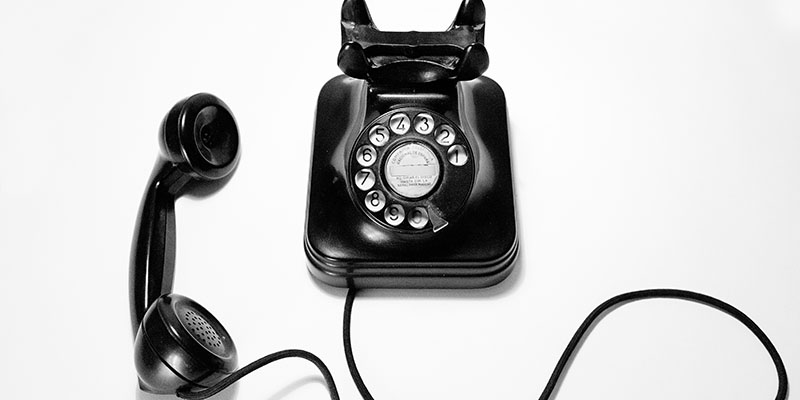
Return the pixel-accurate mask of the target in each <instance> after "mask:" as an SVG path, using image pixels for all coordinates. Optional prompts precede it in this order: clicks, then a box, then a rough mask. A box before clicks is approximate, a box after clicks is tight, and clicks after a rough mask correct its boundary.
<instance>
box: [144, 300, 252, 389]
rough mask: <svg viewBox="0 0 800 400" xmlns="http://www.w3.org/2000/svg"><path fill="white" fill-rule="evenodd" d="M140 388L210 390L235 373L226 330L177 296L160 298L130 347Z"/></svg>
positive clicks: (211, 316)
mask: <svg viewBox="0 0 800 400" xmlns="http://www.w3.org/2000/svg"><path fill="white" fill-rule="evenodd" d="M134 363H135V365H136V371H137V373H138V374H139V382H140V386H141V387H142V389H144V390H146V391H148V392H152V393H163V394H166V393H175V392H176V391H177V390H178V389H182V388H198V387H199V388H204V387H208V386H211V385H213V384H214V383H216V382H218V381H219V380H220V379H222V378H224V377H225V376H227V375H229V374H230V373H232V372H233V371H234V370H235V369H236V363H237V356H236V347H235V346H234V344H233V340H231V337H230V335H229V334H228V331H227V330H225V328H224V327H223V326H222V324H221V323H220V322H219V321H218V320H217V319H216V318H214V316H213V315H212V314H211V313H210V312H208V310H206V309H205V308H203V307H202V306H201V305H199V304H197V303H196V302H195V301H193V300H191V299H189V298H187V297H183V296H180V295H177V294H167V295H164V296H161V297H159V298H158V299H157V300H156V301H155V303H153V305H152V306H151V307H150V308H149V310H148V311H147V313H146V314H145V316H144V320H143V321H142V324H141V326H140V327H139V331H138V333H137V335H136V341H135V344H134Z"/></svg>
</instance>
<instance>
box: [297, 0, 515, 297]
mask: <svg viewBox="0 0 800 400" xmlns="http://www.w3.org/2000/svg"><path fill="white" fill-rule="evenodd" d="M484 22H485V8H484V6H483V3H482V2H481V1H472V0H464V1H463V2H462V3H461V6H460V8H459V10H458V13H457V15H456V18H455V20H454V21H453V24H452V25H451V26H450V27H449V28H448V30H446V31H444V32H383V31H379V30H378V29H377V28H376V27H375V24H374V23H373V22H372V18H371V16H370V14H369V10H368V9H367V5H366V3H365V2H364V0H348V1H345V2H344V4H343V6H342V22H341V23H342V47H341V50H340V52H339V62H338V64H339V67H340V69H341V70H342V71H343V72H344V73H345V74H344V75H340V76H337V77H335V78H333V79H331V80H330V81H328V82H327V83H326V84H325V85H324V86H323V88H322V90H321V92H320V95H319V100H318V103H317V111H316V120H315V127H314V138H313V144H312V156H311V173H310V179H309V188H308V203H307V214H306V224H305V238H304V239H305V240H304V242H305V243H304V244H305V252H306V256H307V258H308V262H309V263H308V267H309V270H310V272H311V274H312V275H313V276H314V277H315V278H317V279H318V280H320V281H322V282H324V283H326V284H329V285H333V286H339V287H355V288H378V287H380V288H479V287H486V286H491V285H494V284H496V283H498V282H500V281H502V280H503V279H505V278H506V277H507V276H508V275H509V274H510V273H511V271H512V268H513V266H514V262H515V260H516V258H517V254H518V239H517V227H516V216H515V209H514V193H513V184H512V176H511V159H510V154H509V141H508V124H507V113H506V102H505V96H504V94H503V90H502V89H501V88H500V86H499V85H498V84H497V83H496V82H494V81H493V80H491V79H489V78H487V77H485V76H482V74H483V72H484V71H485V70H486V69H487V68H488V64H489V58H488V53H487V52H486V48H485V47H484V45H483V36H484V26H485V23H484Z"/></svg>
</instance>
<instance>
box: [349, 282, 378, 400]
mask: <svg viewBox="0 0 800 400" xmlns="http://www.w3.org/2000/svg"><path fill="white" fill-rule="evenodd" d="M356 292H358V289H350V290H348V291H347V298H346V299H345V301H344V326H343V327H342V337H343V338H344V357H345V358H346V359H347V369H349V370H350V376H352V377H353V383H355V384H356V387H357V388H358V392H359V393H361V397H362V398H363V399H364V400H375V399H373V398H372V394H370V393H369V389H367V385H365V384H364V380H362V379H361V374H360V373H358V367H356V359H355V358H354V357H353V346H352V343H351V342H350V316H351V315H352V314H353V300H355V298H356Z"/></svg>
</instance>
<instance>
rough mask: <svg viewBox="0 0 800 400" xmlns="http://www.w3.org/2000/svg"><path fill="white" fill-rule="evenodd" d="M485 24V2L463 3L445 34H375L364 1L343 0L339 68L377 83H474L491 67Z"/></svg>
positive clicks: (472, 0) (376, 31)
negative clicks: (470, 81) (473, 80)
mask: <svg viewBox="0 0 800 400" xmlns="http://www.w3.org/2000/svg"><path fill="white" fill-rule="evenodd" d="M485 20H486V8H485V7H484V5H483V1H482V0H462V2H461V6H460V7H459V9H458V13H457V14H456V17H455V19H454V20H453V23H452V24H451V25H450V27H449V28H448V29H447V30H446V31H443V32H384V31H380V30H378V29H377V28H376V26H375V23H374V22H373V21H372V16H371V15H370V13H369V9H368V8H367V3H366V2H365V0H345V1H344V3H343V4H342V47H341V49H340V50H339V58H338V64H339V68H340V69H341V70H342V71H343V72H344V73H345V74H347V75H349V76H351V77H354V78H359V79H366V80H369V81H371V82H376V83H391V84H397V83H411V84H419V83H429V82H438V81H464V80H470V79H474V78H477V77H479V76H481V75H482V74H483V73H484V72H485V71H486V69H487V68H488V67H489V54H488V52H487V51H486V47H484V45H483V36H484V27H485Z"/></svg>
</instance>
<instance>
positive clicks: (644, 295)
mask: <svg viewBox="0 0 800 400" xmlns="http://www.w3.org/2000/svg"><path fill="white" fill-rule="evenodd" d="M357 292H358V289H350V290H349V291H348V292H347V299H346V300H345V303H344V304H345V305H344V323H343V329H342V331H343V332H342V336H343V339H344V354H345V358H346V359H347V368H348V369H349V370H350V376H352V378H353V382H354V383H355V385H356V387H357V388H358V391H359V393H361V397H362V398H363V399H364V400H374V398H373V397H372V394H371V393H370V392H369V389H367V386H366V385H365V384H364V380H363V379H362V378H361V374H360V373H359V372H358V367H357V366H356V361H355V358H354V357H353V348H352V342H351V340H350V322H351V315H352V313H353V300H354V299H355V297H356V293H357ZM652 298H671V299H680V300H688V301H695V302H698V303H701V304H704V305H707V306H710V307H712V308H716V309H718V310H720V311H723V312H725V313H726V314H728V315H730V316H732V317H733V318H735V319H736V320H737V321H739V322H741V323H742V324H744V325H745V326H746V327H747V328H748V329H750V331H751V332H752V333H753V334H754V335H755V336H756V337H757V338H758V340H759V341H760V342H761V344H762V345H763V346H764V348H766V349H767V352H768V353H769V356H770V357H771V358H772V361H773V363H775V369H776V371H777V373H778V393H777V395H776V396H775V400H785V399H786V396H787V391H788V387H789V384H788V378H787V376H786V368H785V367H784V365H783V360H781V356H780V354H778V351H777V350H776V349H775V346H774V345H773V344H772V342H771V341H770V340H769V338H768V337H767V335H766V334H765V333H764V331H762V330H761V328H759V327H758V325H756V323H755V322H754V321H753V320H752V319H750V317H748V316H747V315H745V314H744V313H743V312H741V311H739V310H738V309H737V308H736V307H734V306H732V305H730V304H728V303H725V302H724V301H721V300H718V299H715V298H713V297H711V296H707V295H704V294H700V293H695V292H690V291H686V290H678V289H649V290H640V291H635V292H629V293H624V294H621V295H618V296H614V297H612V298H610V299H608V300H606V301H605V302H604V303H603V304H600V305H599V306H597V308H595V309H594V311H592V312H591V313H590V314H589V316H587V317H586V319H585V320H584V321H583V323H582V324H581V326H580V327H578V330H577V331H576V332H575V334H574V335H573V336H572V340H570V341H569V344H568V345H567V347H566V349H564V352H563V353H562V354H561V358H560V359H559V360H558V363H557V364H556V367H555V369H554V370H553V373H552V374H551V375H550V380H549V381H548V382H547V385H546V386H545V388H544V391H543V392H542V394H541V396H539V400H548V399H550V396H551V395H552V394H553V391H554V390H555V388H556V385H557V384H558V380H559V378H560V377H561V374H562V373H563V372H564V369H565V368H566V367H567V364H568V363H569V360H570V359H571V358H572V355H573V353H574V352H575V350H576V349H577V348H578V345H579V344H580V342H581V340H582V339H583V337H584V335H585V334H586V332H587V331H588V330H589V328H591V326H592V325H593V324H594V322H595V321H596V320H597V318H598V317H600V316H601V315H603V314H604V313H605V312H606V311H608V310H609V309H610V308H612V307H614V306H616V305H618V304H622V303H629V302H633V301H637V300H644V299H652Z"/></svg>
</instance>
